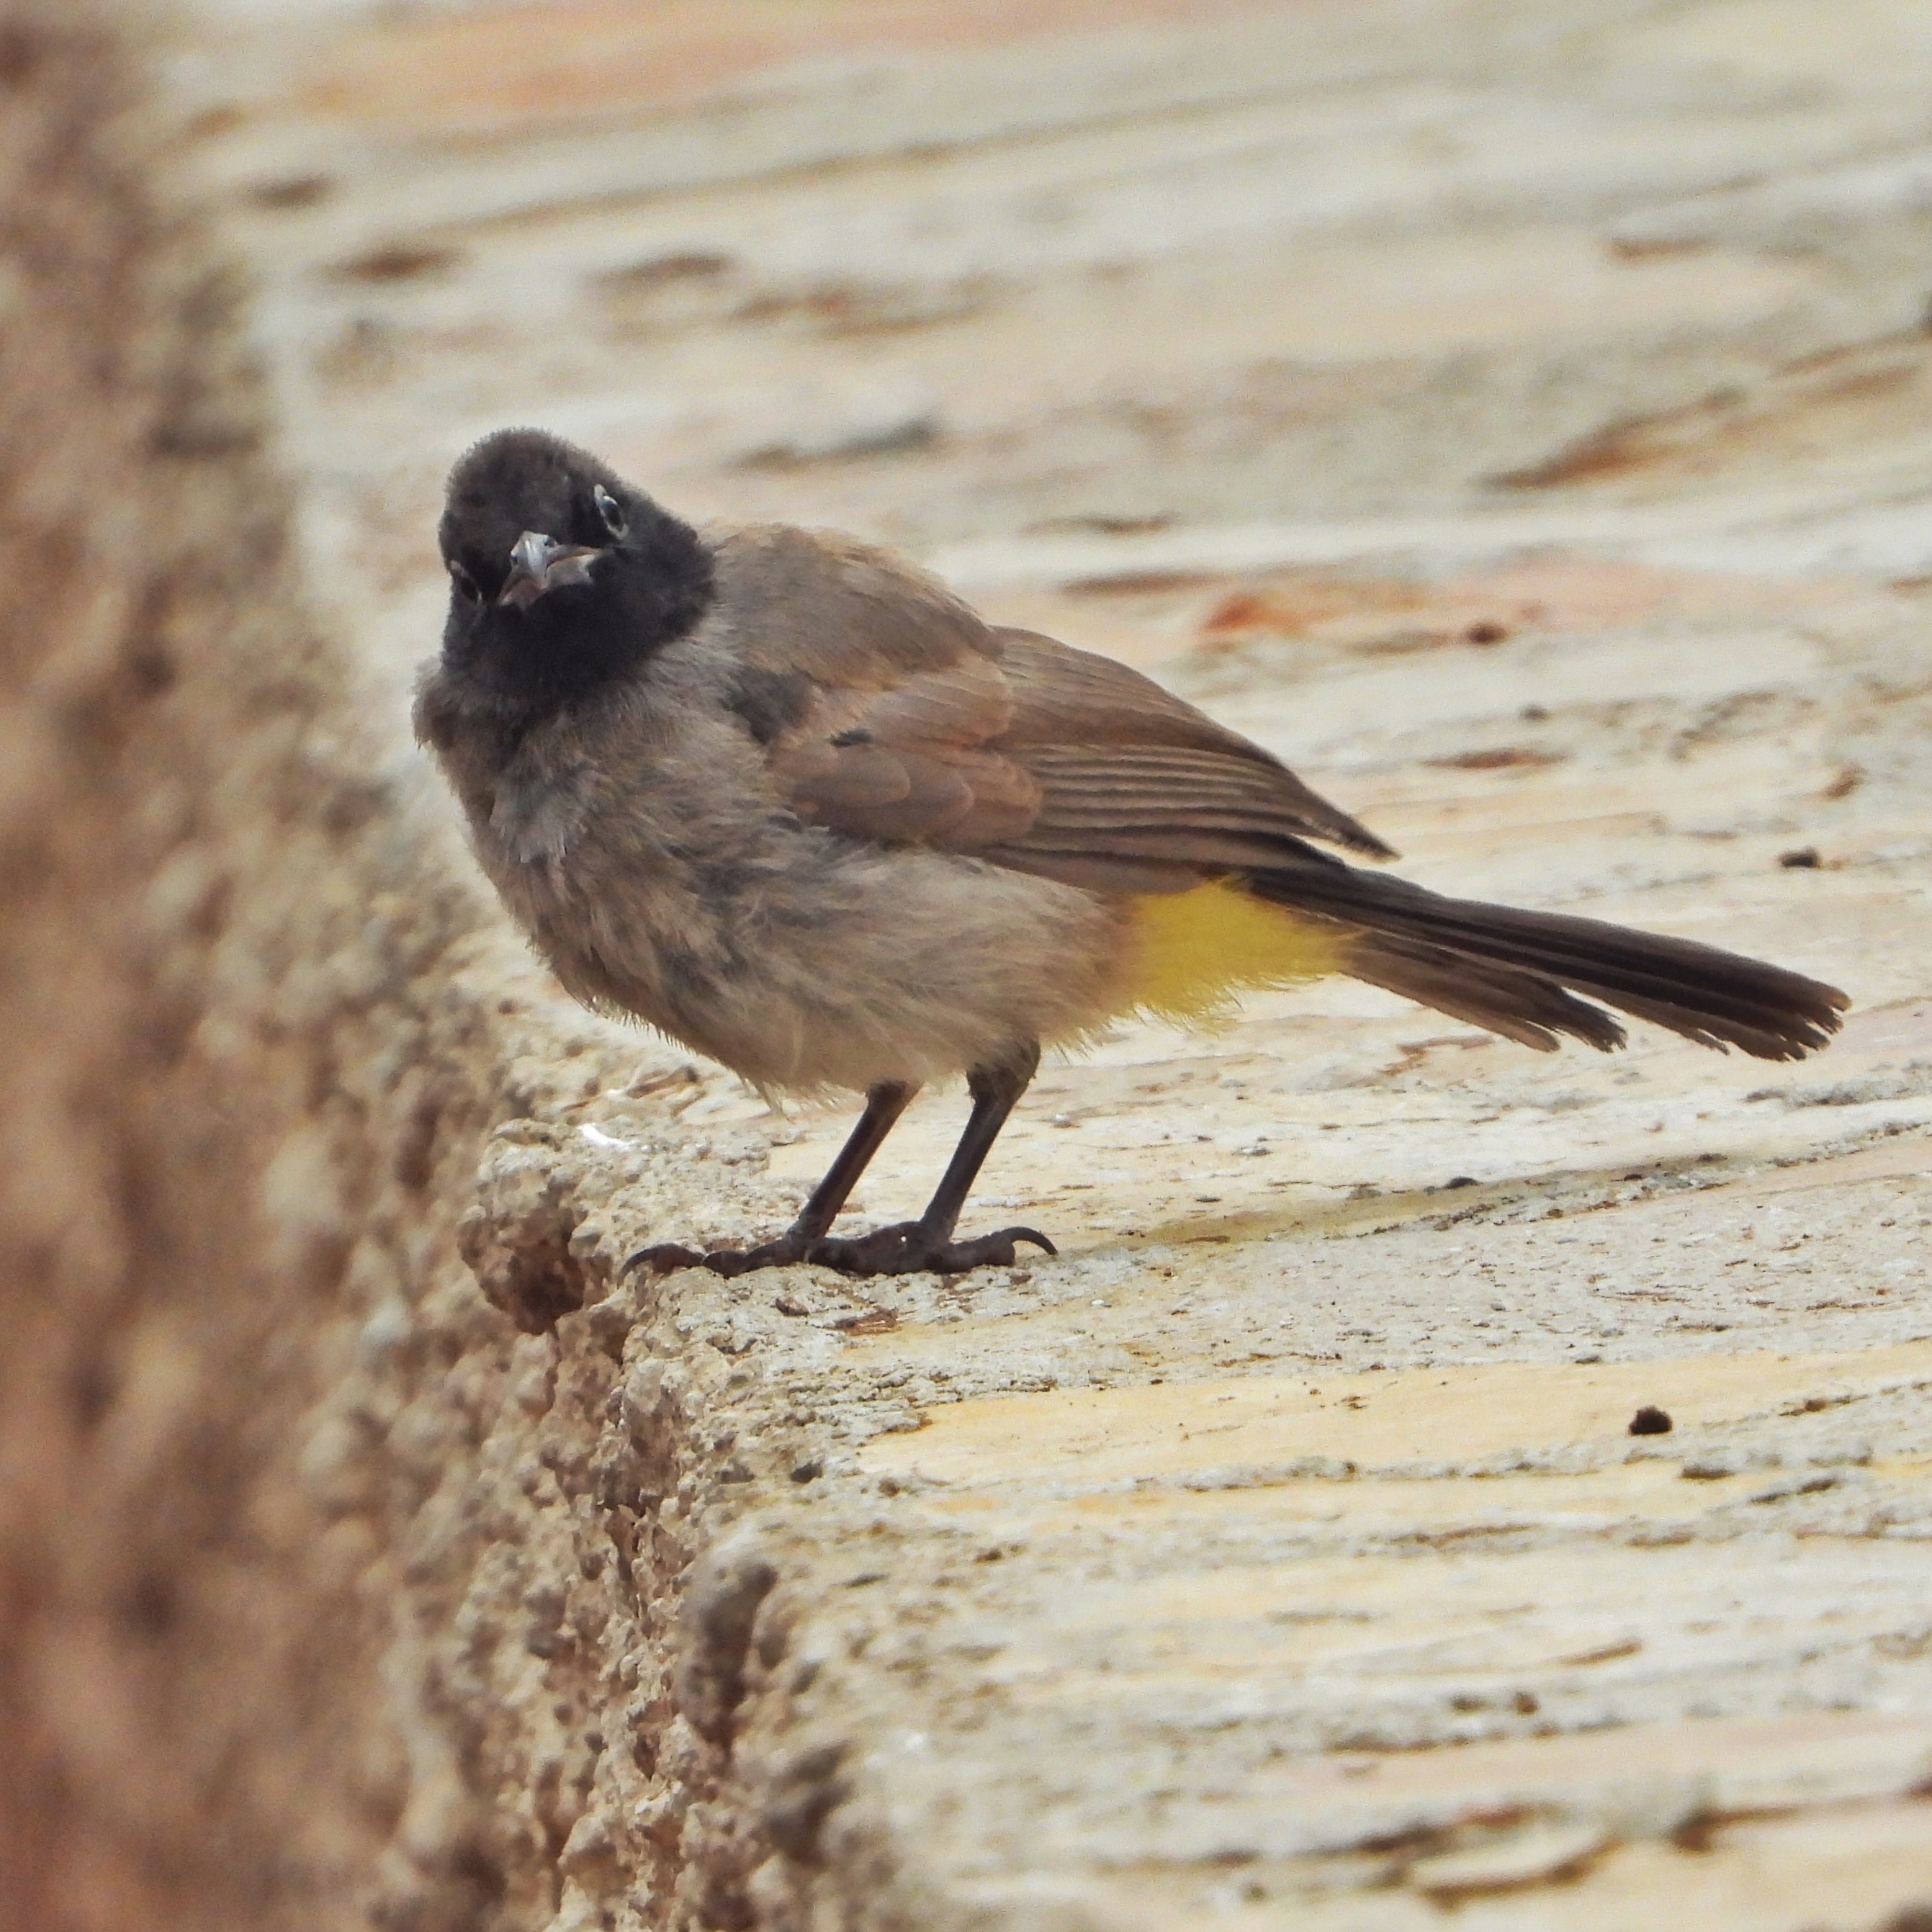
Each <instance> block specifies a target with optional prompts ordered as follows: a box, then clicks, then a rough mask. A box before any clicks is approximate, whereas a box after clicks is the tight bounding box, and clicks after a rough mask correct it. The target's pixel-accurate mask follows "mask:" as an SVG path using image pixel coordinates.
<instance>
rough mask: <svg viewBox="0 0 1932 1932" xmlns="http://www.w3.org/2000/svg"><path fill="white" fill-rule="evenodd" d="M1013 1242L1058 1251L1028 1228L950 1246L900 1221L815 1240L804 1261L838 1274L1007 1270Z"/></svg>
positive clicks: (921, 1226) (921, 1228) (918, 1225)
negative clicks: (849, 1235) (849, 1236)
mask: <svg viewBox="0 0 1932 1932" xmlns="http://www.w3.org/2000/svg"><path fill="white" fill-rule="evenodd" d="M1017 1241H1031V1242H1032V1244H1034V1247H1037V1248H1043V1249H1045V1250H1046V1252H1047V1253H1049V1254H1050V1255H1057V1254H1058V1253H1059V1252H1060V1250H1058V1248H1056V1247H1055V1246H1054V1245H1053V1244H1052V1242H1051V1241H1049V1240H1048V1239H1047V1238H1046V1236H1045V1235H1043V1234H1040V1233H1039V1232H1037V1230H1035V1229H1032V1228H1002V1229H1000V1231H999V1232H998V1233H997V1234H992V1235H980V1236H979V1237H977V1239H975V1240H973V1241H953V1240H950V1239H949V1238H947V1237H946V1236H945V1235H941V1234H939V1233H938V1232H937V1231H935V1229H930V1228H928V1227H927V1226H926V1225H925V1224H924V1223H922V1222H919V1221H900V1222H897V1223H895V1224H894V1225H893V1226H891V1227H889V1228H881V1229H879V1230H878V1231H877V1232H876V1233H874V1234H870V1235H858V1236H856V1237H855V1238H852V1239H850V1240H843V1239H834V1238H831V1237H829V1236H828V1237H827V1238H826V1239H824V1240H823V1241H814V1242H813V1243H812V1244H811V1247H809V1248H808V1249H807V1250H805V1259H806V1260H807V1261H808V1262H816V1263H817V1264H818V1265H819V1266H820V1267H821V1268H836V1269H837V1270H838V1272H839V1273H840V1274H859V1275H865V1274H925V1273H926V1272H927V1271H931V1272H932V1273H933V1274H965V1272H966V1271H967V1270H968V1268H1011V1267H1012V1266H1013V1263H1014V1262H1015V1261H1016V1260H1017V1259H1018V1256H1016V1253H1015V1252H1014V1244H1015V1243H1016V1242H1017Z"/></svg>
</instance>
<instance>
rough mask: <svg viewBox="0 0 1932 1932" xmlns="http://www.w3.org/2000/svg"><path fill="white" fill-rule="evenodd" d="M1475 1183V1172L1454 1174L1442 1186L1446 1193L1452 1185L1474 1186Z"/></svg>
mask: <svg viewBox="0 0 1932 1932" xmlns="http://www.w3.org/2000/svg"><path fill="white" fill-rule="evenodd" d="M1475 1184H1476V1177H1475V1175H1473V1174H1452V1175H1451V1176H1450V1177H1449V1178H1448V1180H1447V1181H1445V1182H1444V1183H1443V1184H1442V1187H1443V1191H1444V1192H1445V1193H1447V1192H1448V1190H1450V1189H1451V1188H1452V1187H1475Z"/></svg>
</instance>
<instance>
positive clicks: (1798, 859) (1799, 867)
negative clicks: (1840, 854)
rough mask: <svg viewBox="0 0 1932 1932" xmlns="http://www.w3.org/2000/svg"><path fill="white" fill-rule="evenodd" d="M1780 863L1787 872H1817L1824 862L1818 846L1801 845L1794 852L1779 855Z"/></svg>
mask: <svg viewBox="0 0 1932 1932" xmlns="http://www.w3.org/2000/svg"><path fill="white" fill-rule="evenodd" d="M1778 863H1779V864H1780V865H1782V866H1783V867H1784V869H1785V870H1786V871H1787V872H1815V871H1817V869H1818V868H1819V866H1820V865H1821V864H1822V863H1823V861H1822V860H1821V859H1820V858H1819V856H1818V848H1817V846H1815V845H1800V846H1799V847H1796V849H1795V850H1792V851H1790V852H1781V853H1778Z"/></svg>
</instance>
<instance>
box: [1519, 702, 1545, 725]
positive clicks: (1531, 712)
mask: <svg viewBox="0 0 1932 1932" xmlns="http://www.w3.org/2000/svg"><path fill="white" fill-rule="evenodd" d="M1516 715H1517V716H1518V717H1519V718H1521V719H1522V720H1523V722H1524V723H1525V724H1543V723H1544V722H1545V721H1547V719H1548V718H1549V716H1550V707H1549V706H1548V705H1547V704H1526V705H1525V706H1523V709H1521V710H1520V711H1519V712H1517V714H1516Z"/></svg>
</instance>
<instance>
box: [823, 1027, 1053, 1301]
mask: <svg viewBox="0 0 1932 1932" xmlns="http://www.w3.org/2000/svg"><path fill="white" fill-rule="evenodd" d="M1039 1069H1040V1049H1039V1047H1038V1046H1037V1045H1034V1044H1033V1043H1028V1045H1027V1046H1025V1048H1024V1049H1022V1050H1021V1051H1020V1052H1018V1053H1016V1054H1015V1055H1013V1058H1010V1059H1009V1060H1006V1061H1000V1062H998V1063H997V1064H995V1065H992V1066H990V1067H975V1068H974V1070H973V1071H972V1073H971V1074H970V1075H968V1077H967V1082H966V1086H967V1091H968V1092H969V1093H971V1095H972V1096H973V1112H972V1115H971V1118H969V1119H968V1121H967V1123H966V1130H965V1133H962V1135H961V1136H959V1145H958V1147H956V1148H954V1149H953V1158H952V1160H950V1161H949V1162H948V1163H947V1168H946V1173H945V1176H944V1178H943V1179H942V1180H941V1182H940V1184H939V1186H938V1189H937V1190H936V1191H935V1193H934V1195H933V1197H932V1201H931V1202H929V1204H928V1205H927V1208H926V1212H925V1213H924V1214H922V1215H921V1216H920V1217H919V1219H918V1220H916V1221H901V1222H899V1223H898V1224H897V1225H896V1226H892V1227H889V1228H881V1229H879V1230H878V1232H877V1233H876V1234H871V1235H860V1236H859V1237H858V1238H856V1239H854V1240H850V1241H843V1240H841V1241H833V1240H830V1239H821V1240H819V1241H814V1243H813V1244H811V1247H809V1248H808V1250H806V1253H805V1259H806V1260H807V1261H810V1262H822V1263H823V1265H825V1266H826V1267H827V1268H837V1269H838V1271H840V1273H841V1274H917V1273H918V1272H919V1271H921V1270H922V1269H927V1268H930V1269H932V1270H934V1271H936V1272H937V1273H938V1274H964V1273H965V1271H966V1270H967V1269H968V1268H983V1267H986V1266H988V1265H992V1266H993V1267H996V1268H1010V1267H1011V1266H1012V1265H1013V1261H1014V1259H1015V1255H1014V1244H1015V1243H1016V1242H1017V1241H1031V1242H1032V1243H1033V1244H1034V1246H1035V1247H1040V1248H1044V1249H1045V1250H1046V1252H1047V1253H1049V1254H1050V1255H1051V1254H1057V1253H1058V1252H1059V1250H1058V1249H1057V1248H1055V1247H1054V1245H1053V1244H1052V1242H1051V1241H1049V1240H1048V1239H1047V1238H1046V1236H1045V1235H1042V1234H1039V1233H1037V1232H1035V1231H1034V1229H1031V1228H1002V1229H1001V1230H1000V1231H999V1232H998V1233H997V1234H993V1235H979V1236H977V1238H975V1239H974V1240H972V1241H955V1240H954V1239H953V1229H955V1228H956V1226H958V1225H959V1211H960V1210H961V1209H962V1208H964V1207H965V1205H966V1196H967V1193H968V1190H970V1189H971V1187H972V1185H973V1183H974V1181H975V1180H976V1179H977V1178H978V1175H979V1172H980V1166H981V1165H982V1164H983V1163H984V1161H985V1160H986V1156H987V1154H989V1152H991V1151H992V1145H993V1143H994V1142H995V1141H996V1140H998V1139H999V1137H1000V1130H1001V1128H1002V1127H1004V1126H1005V1125H1006V1124H1007V1115H1009V1114H1010V1113H1011V1112H1013V1105H1014V1103H1015V1102H1016V1101H1017V1100H1019V1097H1020V1096H1021V1095H1022V1094H1024V1093H1025V1091H1026V1090H1027V1088H1028V1085H1029V1084H1030V1083H1031V1081H1032V1079H1033V1076H1034V1074H1035V1073H1037V1072H1038V1071H1039Z"/></svg>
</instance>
